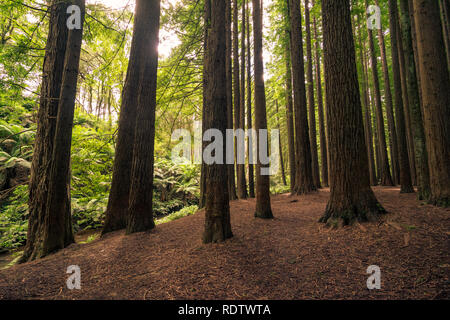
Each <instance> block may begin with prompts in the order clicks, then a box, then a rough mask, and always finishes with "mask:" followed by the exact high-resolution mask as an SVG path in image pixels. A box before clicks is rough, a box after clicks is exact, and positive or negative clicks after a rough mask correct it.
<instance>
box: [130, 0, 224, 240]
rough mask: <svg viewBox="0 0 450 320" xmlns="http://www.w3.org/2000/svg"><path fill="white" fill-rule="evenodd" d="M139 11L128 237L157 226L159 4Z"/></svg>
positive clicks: (143, 2)
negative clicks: (139, 71) (138, 71)
mask: <svg viewBox="0 0 450 320" xmlns="http://www.w3.org/2000/svg"><path fill="white" fill-rule="evenodd" d="M136 11H137V13H138V14H137V15H136V17H135V23H136V28H138V30H137V31H136V32H137V33H139V34H141V35H142V39H141V41H142V44H141V45H142V47H141V48H142V50H143V52H145V53H146V55H145V60H144V63H143V69H142V74H141V78H140V83H139V91H138V93H139V98H138V105H137V121H136V129H135V140H134V146H133V165H132V170H131V179H130V180H131V186H130V198H129V201H130V203H129V208H128V216H127V231H126V232H127V234H130V233H134V232H140V231H145V230H149V229H152V228H153V227H154V226H155V223H154V221H153V164H154V145H155V110H156V78H157V67H158V43H159V19H160V18H159V16H160V0H137V1H136ZM225 112H226V108H225Z"/></svg>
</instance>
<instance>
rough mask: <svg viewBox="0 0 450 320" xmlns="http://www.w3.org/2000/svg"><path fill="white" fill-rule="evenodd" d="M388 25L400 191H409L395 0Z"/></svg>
mask: <svg viewBox="0 0 450 320" xmlns="http://www.w3.org/2000/svg"><path fill="white" fill-rule="evenodd" d="M388 3H389V27H390V33H391V54H392V71H393V74H394V93H395V94H394V99H395V120H396V130H397V141H398V142H397V144H398V159H399V169H400V192H401V193H411V192H414V188H413V186H412V182H411V171H410V166H409V156H408V148H407V141H406V127H405V113H404V105H403V96H402V83H401V78H400V60H399V54H398V52H399V50H398V42H397V39H398V36H397V32H398V28H397V27H398V11H397V3H396V0H389V2H388Z"/></svg>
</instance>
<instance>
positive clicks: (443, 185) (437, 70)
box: [413, 0, 450, 206]
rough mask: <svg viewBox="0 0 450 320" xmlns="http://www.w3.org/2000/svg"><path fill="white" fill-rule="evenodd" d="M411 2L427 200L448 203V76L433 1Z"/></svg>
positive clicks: (420, 0) (435, 5)
mask: <svg viewBox="0 0 450 320" xmlns="http://www.w3.org/2000/svg"><path fill="white" fill-rule="evenodd" d="M413 4H414V17H415V25H416V26H420V27H418V28H417V29H416V35H417V49H418V60H419V65H420V68H419V70H420V79H421V89H422V100H423V111H424V114H423V116H424V127H425V135H426V143H427V150H428V166H429V169H430V187H431V197H430V202H431V203H433V204H436V205H442V206H449V205H450V184H449V181H450V118H449V115H450V90H449V88H450V80H449V74H448V72H443V71H442V70H443V69H444V68H443V67H442V62H443V61H445V60H446V59H445V47H444V41H443V36H442V27H441V23H440V20H439V6H438V3H437V2H436V1H427V0H416V1H413Z"/></svg>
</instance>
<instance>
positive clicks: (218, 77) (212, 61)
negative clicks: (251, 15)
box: [203, 0, 233, 243]
mask: <svg viewBox="0 0 450 320" xmlns="http://www.w3.org/2000/svg"><path fill="white" fill-rule="evenodd" d="M205 2H206V4H205V11H207V12H206V14H205V17H206V18H207V19H208V18H209V20H207V21H205V27H206V28H207V29H208V30H207V37H206V41H207V44H206V45H205V47H206V51H205V60H204V61H205V65H204V68H205V73H204V75H205V77H206V81H205V84H206V87H205V88H204V91H203V94H204V102H205V106H204V110H205V113H204V114H203V117H205V119H206V121H205V124H206V128H205V129H206V130H208V129H211V128H214V129H217V130H220V132H221V133H222V135H223V136H224V137H225V139H224V140H226V129H227V121H226V119H227V92H226V81H227V76H226V73H227V71H226V51H227V50H226V47H227V45H226V39H225V38H224V37H223V35H224V34H225V29H226V3H225V1H211V0H206V1H205ZM208 11H209V12H208ZM222 148H223V154H224V155H225V154H226V153H225V152H226V143H224V144H223V146H222ZM227 179H228V174H227V166H226V165H224V164H217V163H214V164H210V165H206V197H205V198H206V201H205V229H204V233H203V242H204V243H210V242H220V241H225V240H226V239H228V238H230V237H232V236H233V234H232V232H231V223H230V205H229V196H228V189H227V188H225V189H224V188H223V185H224V184H225V185H227Z"/></svg>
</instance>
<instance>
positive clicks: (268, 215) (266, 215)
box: [255, 207, 273, 219]
mask: <svg viewBox="0 0 450 320" xmlns="http://www.w3.org/2000/svg"><path fill="white" fill-rule="evenodd" d="M255 218H260V219H273V213H272V209H270V207H269V209H268V210H264V211H255Z"/></svg>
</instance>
